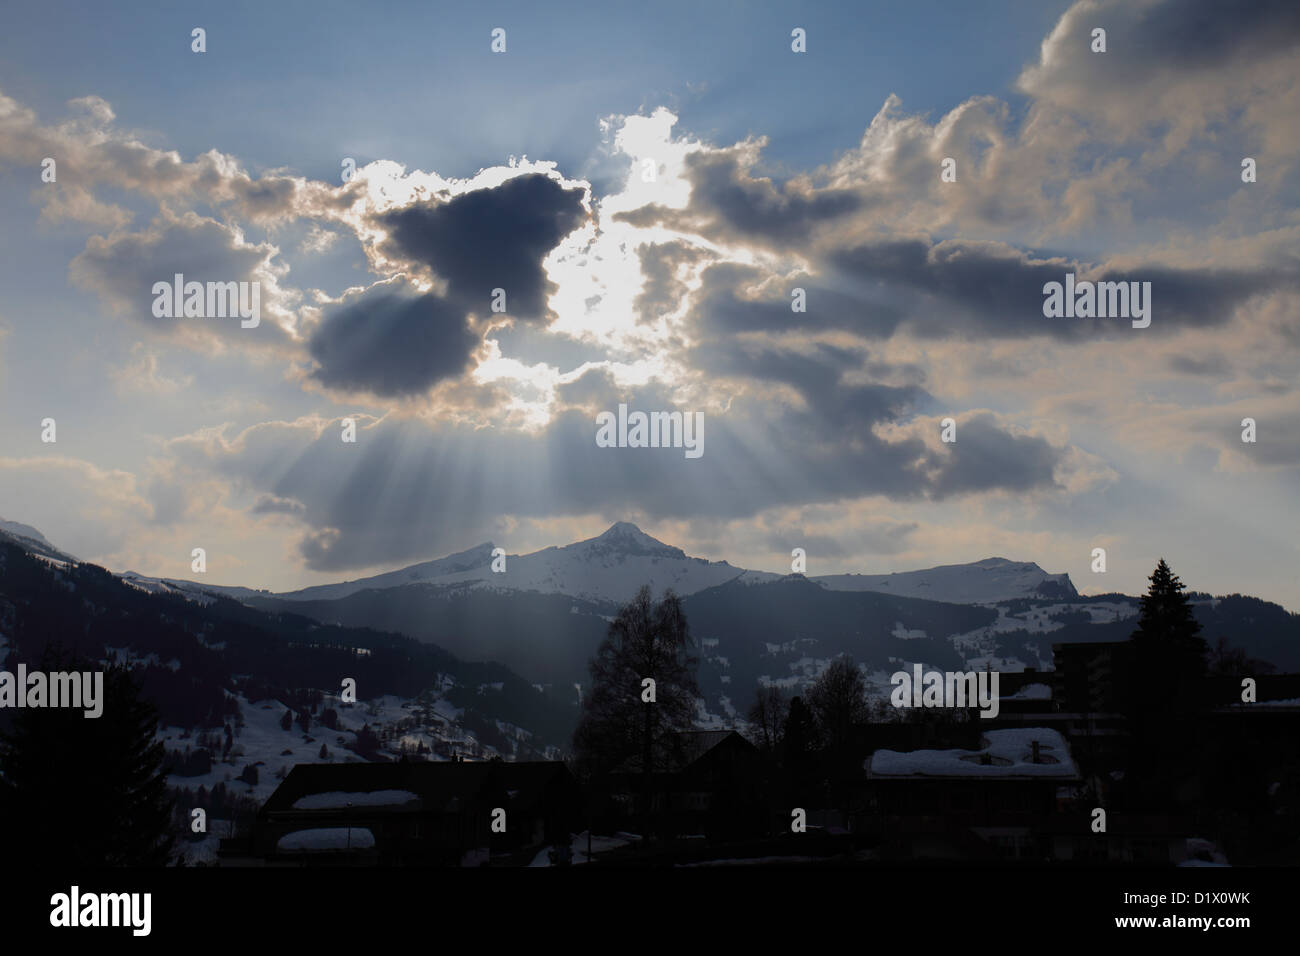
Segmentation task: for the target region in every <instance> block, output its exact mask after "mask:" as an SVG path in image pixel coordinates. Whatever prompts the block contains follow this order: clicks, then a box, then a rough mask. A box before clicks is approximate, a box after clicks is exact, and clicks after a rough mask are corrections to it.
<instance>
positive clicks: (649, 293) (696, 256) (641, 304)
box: [633, 239, 708, 322]
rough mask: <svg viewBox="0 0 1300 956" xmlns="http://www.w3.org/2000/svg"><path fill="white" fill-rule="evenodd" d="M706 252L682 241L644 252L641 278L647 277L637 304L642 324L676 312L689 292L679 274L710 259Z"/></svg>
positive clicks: (654, 244) (649, 248) (651, 247)
mask: <svg viewBox="0 0 1300 956" xmlns="http://www.w3.org/2000/svg"><path fill="white" fill-rule="evenodd" d="M707 255H708V253H706V252H705V251H704V250H702V249H700V248H699V247H697V246H693V245H691V244H690V243H687V242H683V241H682V240H680V239H679V240H675V241H673V242H662V243H651V244H649V245H647V246H645V247H643V248H642V250H641V274H642V275H643V276H644V277H645V281H644V284H643V285H642V287H641V294H640V295H638V296H637V298H636V301H635V302H634V303H633V308H635V309H636V314H637V319H638V321H640V322H653V321H655V320H656V319H658V318H659V317H660V316H662V315H664V314H665V313H668V312H673V311H675V310H676V309H677V308H678V307H679V306H680V305H681V302H682V299H683V298H685V296H686V295H687V293H688V292H689V289H688V287H687V285H686V283H685V282H684V281H683V280H681V279H679V278H678V277H677V270H678V269H679V268H680V267H681V266H683V265H687V264H690V263H694V262H698V261H700V260H701V259H703V258H704V257H705V256H707Z"/></svg>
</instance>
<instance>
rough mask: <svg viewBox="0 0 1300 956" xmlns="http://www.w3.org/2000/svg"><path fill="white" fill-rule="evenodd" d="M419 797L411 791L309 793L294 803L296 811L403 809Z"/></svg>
mask: <svg viewBox="0 0 1300 956" xmlns="http://www.w3.org/2000/svg"><path fill="white" fill-rule="evenodd" d="M419 800H420V798H419V796H417V795H416V794H414V793H412V792H411V791H410V790H372V791H364V790H363V791H360V792H347V791H343V790H331V791H329V792H327V793H309V794H307V795H306V796H305V797H299V798H298V799H297V800H295V801H294V802H293V809H295V810H343V809H346V808H347V807H350V806H351V807H401V806H405V805H406V804H408V803H418V802H419Z"/></svg>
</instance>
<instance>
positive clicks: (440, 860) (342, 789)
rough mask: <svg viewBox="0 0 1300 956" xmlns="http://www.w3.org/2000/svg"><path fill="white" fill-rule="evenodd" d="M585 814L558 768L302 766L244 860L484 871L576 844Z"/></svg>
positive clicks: (261, 820)
mask: <svg viewBox="0 0 1300 956" xmlns="http://www.w3.org/2000/svg"><path fill="white" fill-rule="evenodd" d="M580 806H581V799H580V796H579V792H578V785H577V782H576V780H574V778H573V775H572V774H571V773H570V772H569V770H568V768H566V767H565V766H564V764H562V763H558V762H517V763H515V762H504V761H499V760H493V761H483V762H470V761H454V762H431V761H430V762H426V761H398V762H396V763H343V764H299V765H297V766H296V767H294V768H293V770H292V771H291V772H290V773H289V775H288V776H287V777H285V779H284V782H283V783H281V784H280V786H279V787H277V788H276V790H275V792H274V793H272V794H271V796H270V797H269V798H268V799H267V801H266V803H265V804H264V805H263V807H262V809H261V811H260V812H259V813H258V816H257V819H256V822H255V824H254V827H253V832H252V836H251V839H250V840H249V842H248V844H247V846H246V847H244V848H243V851H244V852H245V853H246V854H248V855H250V856H251V857H253V858H255V859H257V860H260V861H262V862H265V863H275V864H286V863H287V864H304V863H313V864H318V863H348V864H353V865H355V864H367V863H371V864H378V865H406V864H421V865H439V864H443V865H456V864H460V863H464V862H466V861H478V862H484V861H486V859H487V858H488V856H489V854H492V855H496V854H509V853H525V851H533V852H535V851H536V849H537V848H539V847H542V846H545V845H547V844H549V843H556V842H560V843H564V844H565V845H567V844H568V840H569V834H570V833H571V832H572V831H573V830H574V829H576V824H577V823H578V821H577V820H576V819H575V815H576V812H577V808H579V807H580ZM500 810H504V818H502V817H501V814H499V813H498V812H497V811H500ZM494 817H495V818H496V819H498V820H502V819H503V821H504V822H503V824H501V823H498V829H499V828H500V827H501V826H502V825H503V826H504V831H503V832H498V830H494V828H493V821H494ZM223 852H224V853H226V855H232V854H237V853H238V849H237V848H235V847H233V846H232V847H229V848H227V847H224V846H223Z"/></svg>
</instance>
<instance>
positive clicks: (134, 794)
mask: <svg viewBox="0 0 1300 956" xmlns="http://www.w3.org/2000/svg"><path fill="white" fill-rule="evenodd" d="M40 669H41V670H43V671H45V672H46V673H50V672H53V671H81V672H88V671H89V672H93V671H95V670H98V669H99V668H98V667H97V665H95V664H93V663H91V662H86V661H77V660H74V659H72V658H71V657H68V656H65V655H63V654H62V653H60V652H57V651H47V652H46V653H45V654H43V655H42V658H41V664H40ZM103 681H104V683H103V701H102V704H103V712H102V713H101V715H100V716H99V717H96V718H88V717H85V716H84V713H83V711H82V710H80V709H75V708H67V707H57V708H56V707H43V708H26V709H23V710H19V711H17V714H16V717H15V720H14V724H13V727H12V729H11V731H10V732H9V733H6V734H4V735H3V736H0V819H3V820H5V821H6V826H5V829H6V836H5V840H6V844H7V846H6V855H7V856H8V858H9V859H11V860H13V861H15V862H17V861H24V863H25V864H27V865H36V866H58V867H62V868H64V869H67V868H71V867H80V866H159V865H165V864H166V863H167V862H168V860H169V857H170V854H171V850H172V845H173V842H174V838H175V831H174V829H173V827H172V810H173V806H172V800H171V798H170V797H169V795H168V792H167V778H166V776H165V774H164V772H163V760H164V757H165V754H164V751H163V745H162V744H161V743H157V742H155V741H154V735H155V733H156V731H157V726H158V724H157V712H156V711H155V709H154V707H153V705H151V704H150V703H148V702H147V701H145V700H143V699H141V697H140V690H139V687H138V685H137V684H136V682H135V681H134V679H133V678H132V675H131V672H130V671H129V670H128V669H127V668H125V667H122V666H114V667H110V668H108V669H106V670H104V672H103ZM24 690H25V689H24Z"/></svg>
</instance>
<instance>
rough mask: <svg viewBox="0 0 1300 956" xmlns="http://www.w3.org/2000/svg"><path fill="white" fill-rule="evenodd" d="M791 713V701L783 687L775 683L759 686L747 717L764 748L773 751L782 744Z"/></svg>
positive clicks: (760, 744) (758, 741)
mask: <svg viewBox="0 0 1300 956" xmlns="http://www.w3.org/2000/svg"><path fill="white" fill-rule="evenodd" d="M789 714H790V701H789V700H788V699H787V698H786V696H785V693H784V692H783V691H782V690H781V688H779V687H777V686H776V685H774V684H769V685H768V686H766V687H762V686H760V687H759V688H758V691H757V692H756V693H755V695H754V703H753V704H752V705H750V708H749V713H748V714H746V715H745V719H746V720H748V721H749V722H750V724H751V725H752V726H753V727H754V728H755V733H756V734H757V736H758V740H757V743H758V745H759V747H760V748H761V749H762V750H764V751H768V752H771V751H774V750H775V749H776V748H777V747H778V746H780V744H781V738H782V737H784V736H785V721H786V718H787V717H788V716H789Z"/></svg>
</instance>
